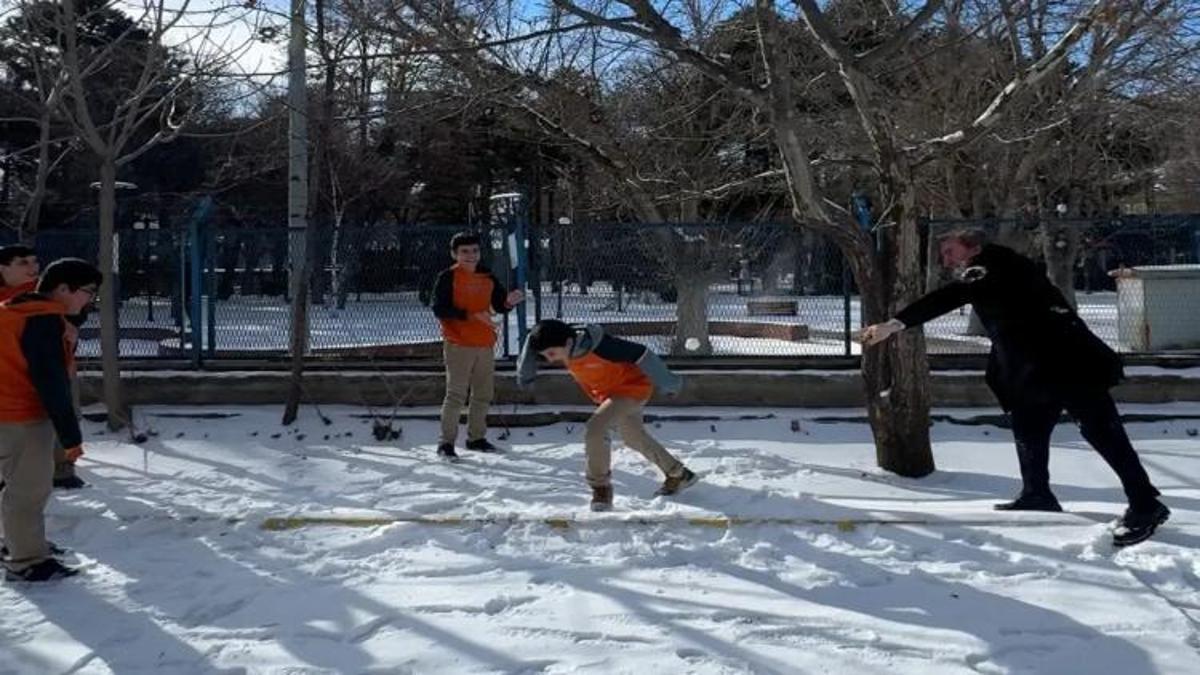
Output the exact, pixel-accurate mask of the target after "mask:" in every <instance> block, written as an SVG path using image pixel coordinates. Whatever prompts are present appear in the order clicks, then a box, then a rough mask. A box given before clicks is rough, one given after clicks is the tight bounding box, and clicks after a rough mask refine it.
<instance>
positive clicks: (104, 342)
mask: <svg viewBox="0 0 1200 675" xmlns="http://www.w3.org/2000/svg"><path fill="white" fill-rule="evenodd" d="M116 209H117V167H116V163H115V161H114V159H113V158H112V157H102V158H101V161H100V261H99V262H100V271H101V272H102V273H103V274H104V283H103V284H101V286H100V364H101V369H102V370H103V373H104V389H103V391H104V407H105V408H106V409H107V410H108V428H109V430H110V431H117V430H119V429H123V428H125V427H126V426H127V425H128V424H129V419H130V413H129V409H128V407H127V406H126V405H125V395H124V392H123V391H122V389H121V361H120V336H119V335H118V327H119V324H118V322H117V312H118V309H117V292H116V291H117V276H116V274H115V270H114V269H113V262H114V260H113V258H114V249H113V243H114V242H113V239H114V235H115V234H116V226H115V219H116Z"/></svg>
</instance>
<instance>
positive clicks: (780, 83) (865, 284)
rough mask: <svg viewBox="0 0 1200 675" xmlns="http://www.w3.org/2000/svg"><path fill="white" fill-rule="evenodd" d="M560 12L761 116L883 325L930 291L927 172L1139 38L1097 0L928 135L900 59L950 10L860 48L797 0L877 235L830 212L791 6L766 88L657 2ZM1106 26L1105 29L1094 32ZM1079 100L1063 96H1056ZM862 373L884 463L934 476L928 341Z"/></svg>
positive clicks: (776, 21) (869, 313) (875, 359)
mask: <svg viewBox="0 0 1200 675" xmlns="http://www.w3.org/2000/svg"><path fill="white" fill-rule="evenodd" d="M1163 1H1166V0H1163ZM1127 4H1128V3H1127ZM1134 4H1135V5H1136V6H1137V9H1139V10H1140V11H1139V12H1138V13H1137V15H1138V16H1143V15H1144V14H1145V13H1147V12H1148V11H1152V10H1153V8H1154V7H1156V6H1157V5H1158V4H1160V3H1158V2H1139V3H1134ZM555 6H557V7H559V8H562V9H563V10H565V11H567V12H569V13H571V14H572V15H574V16H576V17H579V18H581V19H584V20H586V21H589V22H591V23H593V24H594V25H596V26H599V27H604V28H606V29H608V30H609V31H612V32H613V33H615V34H619V35H625V36H629V37H632V38H634V39H636V40H638V41H639V42H641V43H643V44H645V43H649V44H651V45H654V46H655V47H656V48H657V49H659V50H661V51H662V52H663V53H664V54H668V55H671V56H673V57H674V58H676V59H678V60H680V61H681V62H683V63H687V64H689V65H691V66H693V67H695V68H697V69H699V70H700V71H701V72H703V73H705V74H706V75H708V76H709V77H712V78H714V79H715V80H716V81H718V82H721V83H722V84H723V85H724V86H726V87H727V88H728V89H729V90H730V91H733V92H736V93H737V94H738V95H740V96H742V97H743V98H745V99H746V100H747V101H749V102H751V103H753V104H754V105H755V106H756V107H757V108H758V109H760V110H762V111H763V113H764V114H765V115H766V116H767V117H768V118H769V124H770V126H771V129H772V131H773V135H774V139H775V144H776V147H777V150H778V152H779V156H780V159H781V162H782V164H783V169H784V173H785V176H786V185H787V188H788V193H789V196H790V197H791V200H792V204H793V209H794V212H795V215H796V219H797V221H798V222H800V223H801V224H802V225H803V226H806V227H811V228H814V229H816V230H817V231H819V232H821V233H822V234H824V235H826V236H827V237H829V238H830V239H831V240H832V241H834V242H835V243H836V244H837V245H838V247H839V248H840V249H841V251H842V253H843V255H844V256H845V257H846V259H847V260H848V262H849V265H850V267H851V269H852V271H853V274H854V278H855V281H856V284H857V286H858V288H859V291H860V293H861V296H862V311H863V320H864V321H866V322H876V321H882V320H884V319H886V318H887V317H888V316H889V315H890V314H891V312H892V311H894V310H895V309H896V308H897V306H898V305H902V304H905V303H907V302H909V301H911V300H913V299H915V298H916V296H917V295H918V294H919V293H920V292H921V290H922V287H923V283H922V281H923V279H922V274H921V266H920V252H921V249H920V242H921V236H920V231H919V228H918V215H919V211H918V208H919V204H920V198H921V195H920V194H919V186H920V183H919V182H918V180H917V176H918V172H919V171H920V170H921V169H922V168H923V167H925V166H926V165H928V164H930V163H931V162H933V161H935V160H936V159H938V158H940V157H942V156H944V155H945V154H946V153H947V152H952V151H954V150H955V149H957V148H960V147H964V146H966V145H968V144H970V143H972V142H974V141H976V140H977V139H978V138H980V137H981V136H983V135H985V134H986V133H987V132H988V131H990V130H991V129H992V128H994V127H995V126H996V124H997V123H998V122H999V121H1000V120H1002V119H1004V116H1005V115H1006V114H1007V113H1008V111H1009V110H1010V108H1011V107H1012V105H1013V102H1014V101H1016V100H1020V99H1021V97H1023V96H1025V95H1028V94H1029V92H1031V91H1034V90H1036V89H1037V88H1038V87H1040V86H1041V85H1042V84H1043V83H1044V82H1045V81H1046V80H1047V78H1048V77H1049V76H1050V75H1052V74H1053V73H1056V72H1058V70H1059V68H1060V67H1061V64H1062V63H1063V61H1064V59H1066V58H1067V56H1068V55H1069V54H1072V53H1076V52H1077V51H1078V46H1079V45H1081V44H1082V42H1083V41H1084V39H1085V37H1088V36H1092V38H1093V39H1096V40H1098V48H1096V49H1093V50H1091V52H1092V53H1093V54H1097V55H1099V56H1101V57H1107V56H1108V55H1110V54H1112V53H1113V52H1114V51H1115V48H1116V47H1117V46H1119V45H1120V44H1123V42H1124V41H1125V40H1126V39H1127V38H1128V36H1129V34H1130V32H1131V31H1129V30H1111V31H1110V30H1108V29H1107V27H1108V25H1109V23H1108V22H1109V21H1115V22H1117V24H1118V25H1123V24H1122V23H1121V22H1122V20H1121V19H1120V18H1118V17H1117V16H1115V5H1113V4H1112V3H1111V2H1109V1H1108V0H1096V1H1095V2H1093V3H1092V4H1091V5H1090V6H1088V7H1086V8H1084V9H1083V10H1082V11H1081V12H1080V13H1079V14H1078V15H1076V17H1075V18H1073V19H1072V20H1070V21H1069V22H1068V23H1067V24H1066V25H1064V26H1062V27H1061V29H1060V30H1061V32H1058V37H1057V39H1056V40H1055V41H1054V42H1053V43H1052V44H1050V45H1049V46H1048V47H1047V48H1046V50H1045V52H1044V54H1042V55H1041V56H1040V57H1039V58H1037V59H1035V60H1033V61H1032V62H1030V63H1028V64H1027V65H1025V66H1024V67H1022V68H1020V69H1019V70H1018V72H1016V74H1015V75H1014V76H1013V77H1012V78H1010V79H1009V80H1008V81H1007V82H1006V83H1004V84H1003V86H1000V87H995V88H993V91H992V93H991V96H990V98H989V99H988V101H987V104H986V105H985V106H982V109H981V110H980V109H977V110H976V111H975V112H972V113H970V116H969V117H968V118H967V119H964V120H962V121H961V122H959V121H953V122H952V125H951V126H949V128H945V127H943V128H941V129H937V130H935V131H934V132H933V133H929V132H928V131H925V130H921V129H912V128H911V127H908V128H906V127H905V126H904V125H903V124H902V122H903V118H902V117H901V116H899V115H898V114H897V106H896V105H895V103H896V101H895V97H894V96H893V95H892V94H893V91H892V86H891V85H892V83H893V82H894V81H895V79H896V73H895V71H896V70H897V66H896V65H895V61H896V60H897V59H901V58H903V57H904V53H905V52H906V50H910V51H915V50H912V49H911V48H913V47H914V45H915V44H916V43H917V42H918V40H922V41H927V40H928V39H929V37H930V36H929V35H923V34H922V31H923V30H925V29H926V26H927V25H928V24H929V23H930V21H931V20H932V19H933V18H934V17H935V16H937V15H938V13H939V12H940V11H941V10H942V9H943V2H942V1H941V0H929V1H928V2H926V3H925V4H924V5H923V6H921V7H919V8H916V11H915V12H913V13H912V14H911V15H906V14H904V13H903V12H901V11H899V10H898V8H893V10H894V11H893V12H892V13H891V15H890V19H889V21H886V22H882V23H883V24H884V25H886V26H888V29H889V33H888V34H886V35H883V36H881V39H879V40H878V41H877V42H876V43H875V44H873V45H870V46H869V47H867V48H865V49H859V48H858V46H857V45H856V44H854V42H853V40H852V38H853V34H846V33H843V32H842V31H840V30H839V28H838V26H837V24H836V23H835V21H834V19H833V18H832V12H833V10H834V8H833V7H829V8H825V9H823V8H822V7H821V6H819V5H818V4H817V2H815V0H795V2H794V10H795V13H796V14H795V15H796V16H797V18H798V20H799V21H802V22H803V25H804V26H805V27H806V28H807V29H808V32H809V34H810V36H811V39H812V41H813V43H814V44H816V45H817V46H818V47H819V49H820V50H821V52H822V53H823V54H824V55H825V57H826V58H827V59H828V62H829V64H830V65H831V66H832V71H831V73H830V75H831V76H834V77H836V78H837V80H838V81H839V82H840V84H841V87H842V89H843V91H844V93H845V95H847V96H848V97H849V99H850V100H851V102H852V105H853V107H854V110H855V112H856V115H857V118H858V125H859V127H860V133H861V134H862V135H863V137H864V139H865V141H866V144H865V145H866V146H867V147H868V148H869V154H868V155H867V157H866V159H868V160H869V162H870V164H871V166H872V169H873V171H872V173H873V174H874V177H875V180H876V191H877V193H878V196H879V203H881V204H882V205H883V208H882V210H881V212H880V213H879V214H878V215H877V216H876V222H875V223H874V225H873V229H872V231H871V232H869V233H868V232H864V231H862V230H861V229H860V228H859V227H858V225H857V223H855V222H854V220H853V219H852V218H850V217H849V214H848V213H845V212H842V211H840V210H839V209H838V208H835V207H834V206H833V205H834V204H837V203H838V200H836V199H832V198H831V196H830V195H829V194H828V193H827V191H826V189H825V187H824V186H823V185H822V184H821V183H820V182H819V180H818V174H817V173H816V172H815V171H814V170H813V166H812V164H811V162H812V157H811V152H810V150H811V148H812V140H811V138H810V137H808V136H806V135H805V133H804V132H805V129H804V125H803V124H802V122H801V117H802V115H801V113H800V112H799V111H798V110H797V105H796V103H797V100H799V99H801V98H802V96H803V91H804V86H805V83H804V82H801V81H799V80H798V78H797V77H796V76H795V73H794V71H793V70H792V68H791V64H790V63H789V60H788V53H789V51H788V45H787V44H786V43H785V42H784V41H783V39H782V37H783V35H784V31H783V26H785V25H786V24H787V23H789V19H788V17H787V14H786V11H785V9H786V8H781V7H778V6H776V4H775V3H774V2H772V1H771V0H756V2H755V3H754V4H753V8H752V11H753V15H754V17H755V21H756V34H757V39H758V41H759V44H760V47H761V58H762V61H763V63H764V65H765V68H764V70H765V81H756V80H754V79H752V78H749V77H747V74H746V73H745V72H743V71H740V70H737V69H735V68H731V67H730V66H728V65H727V64H726V63H724V62H723V61H722V60H721V59H720V58H718V57H716V56H714V55H712V54H709V53H707V52H705V51H704V50H703V49H701V48H699V46H698V45H697V43H696V42H695V41H693V40H692V39H691V38H690V36H689V35H688V34H687V33H685V32H684V30H682V29H681V28H680V27H679V25H678V23H677V22H674V21H672V17H670V16H668V15H667V14H665V13H664V10H663V9H661V8H660V7H658V6H656V5H654V4H653V3H651V2H650V1H649V0H621V2H620V8H621V9H622V10H623V11H628V12H632V14H633V17H632V18H629V17H627V16H617V15H614V14H613V13H612V11H611V10H610V9H609V8H610V7H611V5H601V6H589V7H584V6H581V5H579V4H576V3H574V2H571V1H570V0H555ZM1122 14H1123V13H1122ZM1098 25H1099V26H1103V27H1104V28H1105V30H1103V31H1102V32H1100V33H1099V34H1097V33H1095V32H1092V33H1089V31H1092V30H1093V29H1095V28H1096V27H1097V26H1098ZM1100 65H1102V64H1097V66H1098V67H1099V66H1100ZM1070 94H1071V92H1070V91H1064V92H1062V93H1061V95H1060V96H1059V98H1067V97H1069V95H1070ZM863 375H864V380H865V383H866V394H867V400H868V412H869V414H870V419H871V422H872V430H873V432H874V435H875V440H876V446H877V449H878V460H879V463H880V466H882V467H883V468H886V469H888V470H891V471H894V472H896V473H900V474H903V475H911V476H921V475H925V474H927V473H929V472H930V471H932V470H933V468H934V463H933V457H932V453H931V450H930V444H929V431H928V428H929V391H928V365H927V361H926V358H925V348H924V338H923V336H922V335H921V334H920V333H910V334H906V335H904V336H903V338H902V339H900V340H897V341H894V342H892V343H890V344H889V345H888V346H886V347H882V348H877V349H872V350H868V351H866V352H865V353H864V354H863Z"/></svg>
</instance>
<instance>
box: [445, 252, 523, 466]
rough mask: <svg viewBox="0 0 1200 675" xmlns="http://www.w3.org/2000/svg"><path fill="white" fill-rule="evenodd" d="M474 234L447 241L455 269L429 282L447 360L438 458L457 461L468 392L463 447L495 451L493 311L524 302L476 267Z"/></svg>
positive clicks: (502, 311) (501, 310)
mask: <svg viewBox="0 0 1200 675" xmlns="http://www.w3.org/2000/svg"><path fill="white" fill-rule="evenodd" d="M479 243H480V240H479V235H477V234H471V233H469V232H460V233H458V234H456V235H454V237H453V238H452V239H451V240H450V254H451V256H452V257H453V258H454V265H452V266H451V267H450V268H448V269H446V270H444V271H443V272H442V273H441V274H439V275H438V277H437V280H436V281H435V282H434V284H433V315H434V316H436V317H437V318H438V320H439V321H440V322H441V324H442V337H443V340H444V344H443V347H442V353H443V355H444V356H445V361H446V398H445V400H444V401H443V402H442V433H441V438H440V439H439V441H438V449H437V452H438V456H440V457H442V458H444V459H448V460H450V461H455V462H456V461H458V453H456V452H455V451H454V441H455V440H456V439H457V437H458V418H459V415H460V414H461V413H462V409H463V405H464V404H466V403H467V394H468V392H470V397H471V403H470V408H469V410H468V411H467V449H468V450H477V451H479V452H495V451H496V450H497V448H496V446H494V445H492V444H491V443H490V442H489V441H488V439H487V438H486V437H485V434H486V433H487V413H488V406H490V405H491V404H492V396H493V394H494V392H495V384H494V377H495V372H496V329H495V328H494V327H493V326H492V312H497V313H500V314H505V313H507V312H508V311H509V310H511V309H512V308H513V307H516V306H517V305H518V304H520V303H521V301H523V300H524V299H525V295H524V294H523V293H522V292H521V291H519V290H516V291H512V292H511V293H508V292H506V291H505V290H504V285H503V284H501V283H500V280H499V279H497V278H496V277H495V275H493V274H492V273H491V272H490V271H488V270H487V269H486V268H485V267H483V266H481V265H480V264H479V258H480V255H481V253H480V250H479Z"/></svg>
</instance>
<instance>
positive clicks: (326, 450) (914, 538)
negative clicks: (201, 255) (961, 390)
mask: <svg viewBox="0 0 1200 675" xmlns="http://www.w3.org/2000/svg"><path fill="white" fill-rule="evenodd" d="M526 410H527V409H526ZM323 412H324V414H325V415H327V416H329V418H331V422H332V424H331V425H329V426H326V425H325V424H323V423H322V422H321V421H320V420H319V419H318V417H317V413H316V412H315V411H314V410H313V409H311V408H308V409H305V410H304V411H303V414H302V419H301V422H300V423H299V424H298V426H297V427H296V428H295V429H292V430H285V429H282V428H281V427H280V426H279V425H278V413H279V411H278V410H277V409H273V408H272V409H265V408H231V409H182V408H159V409H143V410H141V411H139V418H138V421H139V423H140V425H141V426H142V428H143V429H152V430H153V431H154V432H156V435H155V436H153V437H151V438H150V439H149V441H148V442H146V443H144V444H142V445H141V446H138V445H134V444H131V443H129V442H126V441H124V440H120V439H116V438H113V437H112V436H110V435H107V434H104V433H102V431H101V427H100V425H98V424H94V423H88V436H89V441H90V442H89V445H88V455H87V456H86V457H85V459H84V460H83V461H82V463H81V473H82V474H83V475H84V476H85V477H86V478H87V479H88V480H90V481H91V482H92V484H93V486H92V487H91V488H89V489H86V490H83V491H80V492H78V493H74V494H64V493H56V494H55V496H54V498H53V500H52V505H51V508H50V512H51V516H50V535H51V537H52V538H53V539H54V540H55V541H57V542H59V543H61V544H63V545H66V546H69V547H71V548H72V549H73V554H72V555H73V557H74V558H75V559H76V560H77V561H78V562H81V563H82V564H83V565H85V566H86V573H85V575H83V576H81V577H77V578H75V579H71V580H68V581H64V582H60V583H58V584H56V585H52V586H45V587H36V588H23V587H18V586H14V585H11V584H10V585H3V584H0V673H6V674H7V673H20V674H25V673H30V674H41V673H58V672H76V673H122V674H124V673H156V674H157V673H214V672H219V673H368V672H370V673H605V674H607V673H637V674H639V675H640V674H645V673H672V674H673V673H787V674H796V673H838V674H860V673H861V674H867V673H871V674H882V673H887V674H889V675H895V674H903V673H911V674H914V675H916V674H920V675H942V674H946V673H1046V674H1047V675H1070V674H1076V673H1078V674H1087V675H1109V674H1111V675H1149V674H1151V673H1164V674H1171V675H1186V674H1191V673H1197V672H1200V632H1198V624H1197V622H1198V621H1200V447H1198V442H1197V438H1196V437H1195V433H1196V428H1197V427H1200V406H1194V405H1193V406H1185V405H1176V406H1153V407H1142V408H1138V407H1136V406H1129V407H1127V410H1126V412H1139V413H1158V414H1162V413H1166V414H1172V415H1181V416H1184V417H1185V418H1183V419H1176V420H1164V421H1151V422H1140V423H1137V424H1132V425H1131V426H1130V431H1131V433H1132V435H1133V436H1134V438H1135V442H1136V444H1137V446H1138V447H1139V449H1140V450H1141V452H1142V457H1143V458H1144V461H1145V463H1146V465H1147V467H1148V469H1149V471H1150V473H1151V474H1152V476H1153V477H1154V479H1155V480H1156V482H1157V483H1158V484H1159V486H1160V487H1161V488H1162V489H1163V490H1164V493H1165V495H1166V496H1165V499H1166V501H1167V503H1168V504H1169V505H1170V506H1171V507H1172V508H1173V509H1174V517H1173V518H1172V520H1171V522H1170V523H1168V524H1167V525H1166V526H1165V527H1164V528H1163V529H1162V530H1161V531H1160V533H1159V536H1158V537H1157V538H1156V539H1154V540H1152V541H1150V542H1147V543H1145V544H1143V545H1141V546H1137V547H1134V548H1131V549H1128V550H1124V551H1114V550H1113V549H1112V548H1111V547H1110V545H1109V544H1108V535H1107V533H1108V527H1109V523H1110V522H1111V521H1112V519H1113V518H1114V517H1115V516H1116V515H1117V514H1118V513H1120V511H1121V510H1122V509H1123V507H1124V504H1123V500H1122V495H1121V492H1120V490H1119V487H1118V485H1117V483H1116V480H1115V478H1114V477H1113V476H1112V475H1111V474H1110V473H1109V471H1108V470H1107V468H1106V467H1105V466H1104V464H1103V462H1102V461H1101V460H1100V459H1099V457H1098V456H1096V455H1095V454H1094V453H1093V452H1092V451H1090V450H1089V449H1087V448H1086V446H1085V445H1084V444H1083V443H1082V441H1081V440H1080V437H1079V435H1078V432H1077V431H1076V430H1074V429H1073V428H1069V427H1061V428H1060V429H1059V432H1058V434H1057V436H1056V439H1055V449H1054V453H1053V462H1052V467H1051V468H1052V474H1053V479H1054V482H1055V487H1056V490H1057V492H1058V495H1059V497H1060V499H1062V500H1063V502H1064V505H1065V506H1066V508H1067V509H1068V510H1069V511H1070V513H1068V514H1062V515H1057V514H1052V515H1044V514H1043V515H1031V514H1003V515H1001V514H996V513H995V512H993V511H992V510H991V508H990V507H991V504H992V502H993V501H995V500H997V499H1000V498H1006V497H1009V496H1011V495H1013V494H1014V493H1015V492H1016V491H1017V489H1018V485H1019V484H1018V480H1017V478H1016V459H1015V456H1014V453H1013V450H1012V447H1011V441H1010V440H1009V438H1008V435H1007V432H1006V431H1004V430H1003V429H999V428H996V427H993V426H988V425H986V424H978V422H980V421H986V419H983V420H980V419H975V420H968V419H967V418H972V417H978V416H981V415H987V414H993V413H995V411H987V410H956V411H953V413H952V414H953V415H954V416H956V418H957V421H946V420H943V421H939V422H938V423H937V424H936V426H935V427H934V429H933V435H934V438H935V441H936V447H935V452H936V456H937V461H938V465H939V471H938V472H937V473H936V474H934V475H932V476H929V477H927V478H925V479H922V480H910V479H903V478H898V477H895V476H893V475H889V474H884V473H882V472H880V471H879V470H877V469H875V468H874V464H875V461H874V448H873V446H872V444H871V441H870V434H869V431H868V429H867V428H866V426H865V425H864V424H863V423H862V422H861V421H859V420H857V419H855V418H856V417H857V416H859V415H861V414H862V413H861V411H857V410H851V411H812V410H808V411H796V410H775V411H748V410H744V409H741V410H728V409H725V410H719V409H689V410H686V411H678V410H676V411H670V412H668V411H666V410H661V411H657V412H660V413H662V414H687V415H693V416H700V417H703V416H711V417H713V418H717V419H693V420H691V421H664V422H661V423H658V424H656V425H654V426H655V427H656V428H655V429H654V433H655V434H656V435H658V436H659V437H660V438H661V439H663V440H664V441H665V442H666V443H667V444H668V445H669V446H670V447H672V448H675V449H676V450H677V451H678V453H679V455H680V456H681V457H682V458H683V459H684V460H685V461H686V463H687V464H688V465H689V466H691V467H692V468H693V469H695V470H697V471H698V472H700V473H701V474H702V480H701V482H700V483H699V484H697V485H696V486H695V487H694V488H692V489H691V490H689V491H688V492H685V493H684V494H683V495H681V496H680V497H679V498H677V499H674V500H670V499H662V498H658V499H655V498H651V497H650V496H649V495H650V494H651V492H652V491H653V490H654V488H655V486H656V484H657V483H658V481H659V476H657V475H656V472H655V471H654V470H653V469H651V468H650V467H648V466H647V465H646V464H645V463H644V462H643V461H642V460H641V459H640V457H637V456H635V455H634V453H632V452H630V451H628V450H619V451H618V452H617V453H616V454H615V466H614V478H615V486H616V495H617V501H616V507H617V508H616V511H615V512H613V513H610V514H599V515H596V514H591V513H588V512H587V511H586V503H587V490H586V488H585V486H584V484H583V481H582V475H581V472H582V461H583V459H582V449H581V442H582V428H581V426H580V425H578V424H575V425H569V424H558V425H554V426H549V427H540V428H531V429H513V430H512V436H511V437H510V438H509V440H508V443H509V444H510V445H511V446H512V447H511V450H510V451H509V452H508V453H506V454H503V455H471V456H470V457H468V458H467V461H465V462H464V463H463V464H460V465H446V464H442V463H438V462H436V461H432V460H431V456H432V455H433V447H432V445H431V444H430V440H431V439H432V438H434V435H435V423H434V422H433V421H432V420H403V421H402V424H403V435H402V437H401V439H400V440H399V441H395V442H378V441H376V440H374V439H373V438H372V434H371V433H370V429H371V420H370V419H369V418H367V417H359V416H362V415H365V414H366V412H367V411H364V410H360V409H354V408H332V409H326V410H324V411H323ZM377 412H378V411H377ZM433 412H434V411H432V410H422V409H411V410H405V411H404V413H405V414H425V415H427V416H432V414H433ZM503 412H510V411H509V410H507V409H506V410H504V411H503ZM195 413H204V414H207V415H208V418H204V419H197V418H195V416H194V415H195ZM748 414H749V415H758V416H759V418H758V419H738V417H739V416H744V415H748ZM1187 416H1190V417H1191V419H1186V417H1187ZM830 417H835V418H838V419H839V420H840V421H837V420H833V421H831V420H829V419H827V418H830ZM965 421H974V422H976V424H965V423H964V422H965ZM301 515H303V516H331V515H332V516H339V517H341V516H370V517H375V518H395V519H397V522H395V523H392V524H382V525H376V526H371V527H344V526H314V527H304V528H300V529H293V530H284V531H271V530H265V529H263V528H262V527H261V525H262V523H263V522H264V521H265V520H266V519H267V518H272V517H284V516H301ZM447 516H461V517H463V518H464V519H465V521H464V522H459V523H446V522H445V519H446V517H447ZM421 518H427V519H430V520H433V521H439V522H442V523H443V524H423V523H421V522H412V521H414V520H419V519H421ZM559 518H564V519H567V520H568V522H562V521H559V520H556V519H559ZM691 518H702V519H703V518H716V519H718V520H717V521H716V522H717V523H719V522H720V521H719V519H720V518H735V519H736V518H745V519H750V521H751V522H748V523H742V524H736V525H733V526H732V527H728V528H725V527H715V526H712V525H714V521H711V520H699V521H696V520H689V519H691ZM771 518H778V519H783V522H774V523H771V522H767V521H766V520H760V521H757V522H755V521H754V519H771Z"/></svg>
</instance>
